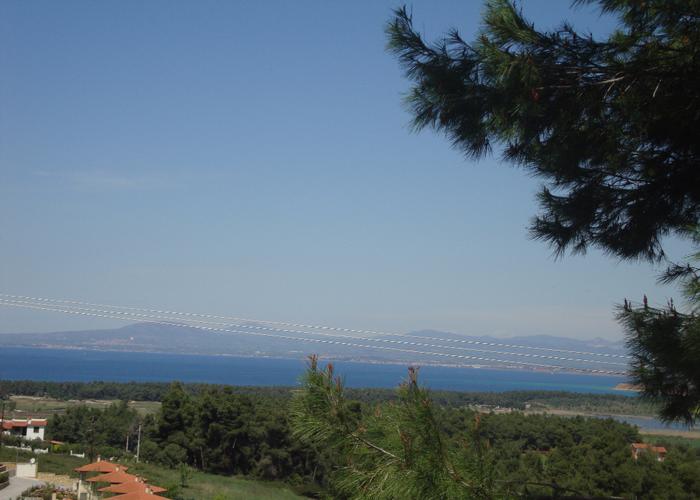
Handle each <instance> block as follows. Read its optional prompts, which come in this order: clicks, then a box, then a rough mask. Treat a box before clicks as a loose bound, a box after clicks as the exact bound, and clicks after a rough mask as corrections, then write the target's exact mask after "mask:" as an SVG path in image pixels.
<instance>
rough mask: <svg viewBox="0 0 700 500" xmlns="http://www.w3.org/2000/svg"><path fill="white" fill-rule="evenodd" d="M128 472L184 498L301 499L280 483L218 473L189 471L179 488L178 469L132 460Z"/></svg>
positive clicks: (209, 499)
mask: <svg viewBox="0 0 700 500" xmlns="http://www.w3.org/2000/svg"><path fill="white" fill-rule="evenodd" d="M129 472H130V473H134V474H138V475H143V476H144V477H146V479H147V480H148V481H149V482H150V483H152V484H157V485H158V486H162V487H164V488H168V490H169V491H174V490H175V489H176V490H177V491H179V493H180V495H181V496H182V497H183V498H187V499H190V498H191V499H195V500H200V499H201V500H204V499H208V500H211V499H218V498H221V499H222V500H223V499H226V500H229V499H230V500H236V499H248V498H256V499H262V500H268V499H269V500H278V499H279V500H286V499H299V498H303V497H300V496H299V495H297V494H296V493H294V492H293V491H292V490H290V489H289V487H288V486H287V485H286V484H284V483H280V482H268V481H253V480H249V479H244V478H241V477H236V476H219V475H215V474H206V473H204V472H198V471H192V472H191V476H190V478H189V480H188V483H187V484H188V485H187V486H186V487H184V488H181V487H180V486H179V484H180V472H179V471H178V470H172V469H165V468H163V467H161V466H157V465H151V464H143V463H140V464H134V463H132V464H129Z"/></svg>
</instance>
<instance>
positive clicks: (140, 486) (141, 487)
mask: <svg viewBox="0 0 700 500" xmlns="http://www.w3.org/2000/svg"><path fill="white" fill-rule="evenodd" d="M146 490H151V493H163V492H164V491H168V490H166V489H165V488H161V487H160V486H153V485H151V484H146V483H144V482H143V481H141V480H138V481H133V482H129V483H121V484H113V485H111V486H105V487H104V488H100V490H99V491H109V492H110V493H133V492H139V491H146Z"/></svg>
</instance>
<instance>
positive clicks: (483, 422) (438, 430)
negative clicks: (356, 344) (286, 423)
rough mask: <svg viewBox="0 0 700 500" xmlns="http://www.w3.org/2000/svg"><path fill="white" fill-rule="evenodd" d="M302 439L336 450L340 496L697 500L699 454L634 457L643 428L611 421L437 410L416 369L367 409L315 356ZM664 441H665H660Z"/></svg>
mask: <svg viewBox="0 0 700 500" xmlns="http://www.w3.org/2000/svg"><path fill="white" fill-rule="evenodd" d="M291 412H292V422H293V429H294V432H295V433H296V434H297V435H298V436H299V437H300V438H302V439H304V440H305V441H306V442H308V443H309V444H310V445H311V446H315V447H324V448H325V449H332V450H333V452H334V453H332V454H330V455H329V457H328V458H329V460H331V461H332V463H333V464H334V467H333V469H334V473H333V474H332V476H331V487H332V490H331V491H332V493H333V494H334V496H336V497H339V498H480V497H481V498H515V497H525V498H564V497H567V496H574V497H577V498H589V497H595V498H611V497H613V498H669V499H670V498H677V499H681V498H683V499H691V498H697V497H698V494H699V493H700V490H698V485H700V481H699V480H698V479H697V478H698V477H700V450H698V449H691V448H689V447H686V446H673V447H671V448H670V451H669V454H668V457H667V459H666V460H665V461H664V462H658V461H657V460H655V459H654V457H653V456H652V455H651V454H648V455H643V456H641V457H640V459H639V460H638V461H635V460H633V458H632V454H631V448H630V445H631V443H633V442H639V441H640V437H639V435H638V433H637V430H636V429H635V428H634V427H632V426H630V425H627V424H623V423H619V422H616V421H614V420H612V419H605V420H603V419H587V418H582V417H575V418H563V417H556V416H548V415H524V414H522V413H519V412H512V413H507V414H494V413H491V414H477V413H474V412H473V411H472V410H469V409H465V408H441V407H436V406H434V405H433V403H432V401H431V399H430V397H429V395H428V393H427V392H426V391H425V390H423V389H421V388H420V387H419V386H418V385H417V383H416V377H415V371H413V372H410V375H409V380H408V382H407V383H406V384H404V385H403V386H401V387H400V388H399V390H398V393H397V399H396V401H395V402H391V403H383V404H378V405H374V406H371V407H368V406H362V407H361V408H360V409H359V411H358V408H357V406H356V405H355V404H354V402H353V401H351V400H349V399H347V398H346V397H345V394H344V389H343V384H342V382H341V381H340V379H339V378H337V377H334V375H333V369H332V367H331V368H330V369H329V368H327V369H325V370H319V369H318V367H317V365H316V361H315V359H313V360H312V364H311V367H310V369H309V371H308V372H307V374H306V375H305V377H304V379H303V387H302V389H301V390H300V391H299V392H298V393H297V394H296V395H295V398H294V400H293V402H292V406H291ZM655 444H658V443H655Z"/></svg>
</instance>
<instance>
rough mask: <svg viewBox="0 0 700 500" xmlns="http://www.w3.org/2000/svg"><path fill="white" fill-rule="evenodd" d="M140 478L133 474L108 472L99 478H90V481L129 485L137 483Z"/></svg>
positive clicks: (119, 471)
mask: <svg viewBox="0 0 700 500" xmlns="http://www.w3.org/2000/svg"><path fill="white" fill-rule="evenodd" d="M137 479H138V478H137V477H136V476H134V475H133V474H128V473H126V472H124V471H122V470H116V471H114V472H108V473H107V474H101V475H99V476H95V477H90V478H88V481H89V482H91V483H113V484H114V483H129V482H133V481H136V480H137Z"/></svg>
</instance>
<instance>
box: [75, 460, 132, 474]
mask: <svg viewBox="0 0 700 500" xmlns="http://www.w3.org/2000/svg"><path fill="white" fill-rule="evenodd" d="M117 470H121V471H127V470H129V468H128V467H125V466H123V465H119V464H113V463H112V462H108V461H107V460H98V461H97V462H93V463H91V464H87V465H83V466H82V467H78V468H77V469H75V472H102V473H105V472H115V471H117Z"/></svg>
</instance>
